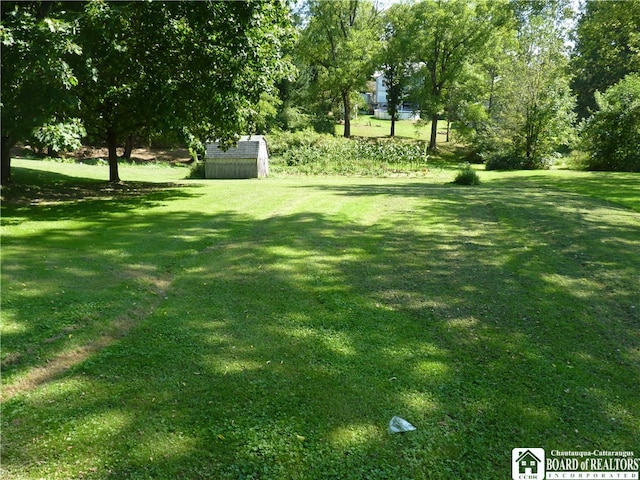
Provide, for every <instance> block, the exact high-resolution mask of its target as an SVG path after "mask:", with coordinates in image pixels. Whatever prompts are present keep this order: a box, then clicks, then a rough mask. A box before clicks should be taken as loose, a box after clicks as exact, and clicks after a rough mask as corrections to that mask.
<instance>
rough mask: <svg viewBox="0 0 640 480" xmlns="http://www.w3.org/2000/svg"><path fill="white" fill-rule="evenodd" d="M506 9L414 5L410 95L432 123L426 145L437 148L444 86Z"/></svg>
mask: <svg viewBox="0 0 640 480" xmlns="http://www.w3.org/2000/svg"><path fill="white" fill-rule="evenodd" d="M504 7H505V4H504V3H503V2H493V1H490V2H485V1H477V2H468V1H467V0H451V1H440V0H439V1H426V2H420V3H416V4H415V5H414V6H413V8H412V14H413V22H411V24H410V25H409V26H408V28H409V30H410V35H411V38H413V42H412V45H411V47H410V50H409V51H411V52H413V61H414V62H416V64H418V65H419V67H420V68H419V70H418V80H419V82H418V84H417V88H416V90H415V94H414V95H415V96H416V100H417V101H418V103H419V104H420V110H421V114H422V115H423V116H427V117H428V118H430V119H431V121H432V124H431V138H430V140H429V148H430V149H432V150H433V149H435V148H436V135H437V131H438V120H439V118H440V116H441V114H442V112H443V110H444V100H445V96H446V92H447V89H448V88H449V87H450V86H451V85H452V84H453V83H454V82H455V81H456V78H457V77H458V76H459V75H460V73H461V71H462V70H463V68H464V66H465V64H466V63H467V62H472V61H473V60H475V59H476V58H477V56H478V55H480V54H481V53H482V50H483V48H484V46H485V44H486V43H487V42H488V40H489V39H490V37H491V35H492V34H493V33H494V32H495V31H496V29H497V28H498V27H499V26H500V25H501V24H502V23H503V22H504V21H505V16H504V13H505V11H506V9H505V8H504Z"/></svg>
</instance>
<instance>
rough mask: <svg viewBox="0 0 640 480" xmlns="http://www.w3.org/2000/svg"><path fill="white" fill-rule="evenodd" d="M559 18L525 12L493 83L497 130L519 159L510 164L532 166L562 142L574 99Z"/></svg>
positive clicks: (567, 132) (568, 129)
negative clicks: (508, 58) (496, 82)
mask: <svg viewBox="0 0 640 480" xmlns="http://www.w3.org/2000/svg"><path fill="white" fill-rule="evenodd" d="M561 24H562V22H556V18H555V17H554V16H553V15H548V14H544V13H542V14H531V15H529V16H528V17H527V18H526V21H525V22H524V23H523V24H522V25H521V27H520V31H519V34H518V46H517V50H516V51H515V52H513V54H512V60H511V62H510V63H509V64H508V66H507V68H506V69H505V70H504V72H503V78H502V79H501V80H500V82H499V85H498V87H497V88H498V97H499V104H498V106H497V110H496V114H495V116H494V120H495V122H496V126H497V136H498V138H499V139H501V141H502V142H503V144H504V146H505V147H506V149H507V150H508V152H509V154H510V155H511V156H512V157H513V158H514V159H516V160H517V162H519V164H518V165H514V166H518V167H524V168H537V167H539V166H541V165H542V163H543V161H544V157H545V156H546V155H548V154H549V153H550V152H551V151H552V150H553V149H554V148H556V147H557V146H558V145H561V144H566V143H567V142H568V138H569V134H570V132H571V126H572V123H573V107H574V105H575V104H574V99H573V97H572V95H571V91H570V87H569V81H570V77H569V75H568V68H567V67H568V56H567V54H566V52H565V46H564V37H563V35H562V33H561V32H559V31H558V26H559V25H561Z"/></svg>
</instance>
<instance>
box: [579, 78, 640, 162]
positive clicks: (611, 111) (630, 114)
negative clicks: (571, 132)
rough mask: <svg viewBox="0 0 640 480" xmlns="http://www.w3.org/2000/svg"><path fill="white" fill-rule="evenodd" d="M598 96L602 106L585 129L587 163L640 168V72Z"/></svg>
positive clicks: (584, 145)
mask: <svg viewBox="0 0 640 480" xmlns="http://www.w3.org/2000/svg"><path fill="white" fill-rule="evenodd" d="M595 98H596V102H597V105H598V107H599V108H600V110H598V111H597V112H596V113H594V114H593V116H592V117H591V118H589V120H588V121H587V123H586V125H585V127H584V129H583V131H582V140H583V147H584V148H585V150H586V151H587V152H588V154H589V158H588V160H587V166H588V167H589V168H590V169H592V170H619V171H627V172H640V74H638V73H636V74H632V75H627V76H626V77H625V78H624V79H623V80H621V81H620V82H619V83H617V84H616V85H614V86H613V87H611V88H609V89H608V90H607V91H606V92H605V93H604V94H601V93H599V92H596V95H595Z"/></svg>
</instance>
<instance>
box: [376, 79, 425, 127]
mask: <svg viewBox="0 0 640 480" xmlns="http://www.w3.org/2000/svg"><path fill="white" fill-rule="evenodd" d="M374 79H375V81H376V89H375V92H374V94H373V114H374V116H375V117H376V118H379V119H381V120H391V115H389V112H388V110H387V107H388V106H389V102H387V85H386V83H385V81H384V73H380V72H378V73H376V74H375V75H374ZM419 118H420V113H419V112H418V111H417V107H416V105H414V104H411V103H409V102H404V103H403V104H402V105H401V106H400V109H399V110H398V120H418V119H419Z"/></svg>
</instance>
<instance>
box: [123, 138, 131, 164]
mask: <svg viewBox="0 0 640 480" xmlns="http://www.w3.org/2000/svg"><path fill="white" fill-rule="evenodd" d="M132 151H133V135H128V136H127V140H126V141H125V143H124V153H123V154H122V158H124V159H125V160H131V152H132Z"/></svg>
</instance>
